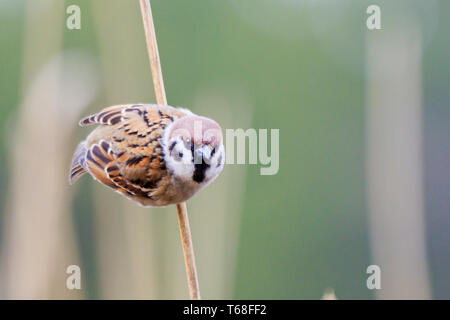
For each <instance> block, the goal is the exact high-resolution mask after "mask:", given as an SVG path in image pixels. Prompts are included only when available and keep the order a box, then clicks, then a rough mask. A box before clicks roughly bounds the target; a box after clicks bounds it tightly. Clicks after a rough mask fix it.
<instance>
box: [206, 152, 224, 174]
mask: <svg viewBox="0 0 450 320" xmlns="http://www.w3.org/2000/svg"><path fill="white" fill-rule="evenodd" d="M220 158H222V159H220ZM219 159H220V163H219ZM211 162H212V163H211V167H210V168H208V170H207V171H206V180H207V182H208V183H209V182H211V181H213V180H214V179H215V178H217V177H218V176H219V174H220V172H222V169H223V166H224V163H225V152H224V149H223V147H221V148H220V150H219V152H218V153H217V155H216V156H215V157H214V158H213V161H211Z"/></svg>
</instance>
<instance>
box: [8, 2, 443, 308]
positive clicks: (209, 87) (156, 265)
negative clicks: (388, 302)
mask: <svg viewBox="0 0 450 320" xmlns="http://www.w3.org/2000/svg"><path fill="white" fill-rule="evenodd" d="M71 4H76V5H78V6H79V7H80V9H81V29H80V30H69V29H67V28H66V19H67V18H68V16H69V14H67V13H66V8H67V7H68V6H69V5H71ZM370 4H377V5H379V6H380V7H381V19H382V20H381V21H382V29H381V30H374V31H369V30H368V29H367V27H366V19H367V17H368V15H367V13H366V8H367V7H368V6H369V5H370ZM152 9H153V15H154V20H155V27H156V32H157V36H158V45H159V51H160V56H161V61H162V69H163V74H164V80H165V85H166V91H167V97H168V101H169V104H171V105H174V106H183V107H187V108H190V109H192V111H194V112H196V113H199V114H203V115H206V116H210V117H212V118H214V119H216V120H217V121H218V122H219V123H220V124H221V125H222V127H223V128H244V129H246V128H256V129H259V128H264V129H272V128H274V129H279V130H280V170H279V172H278V174H276V175H273V176H262V175H260V173H259V169H260V166H259V165H228V166H226V168H225V170H224V172H223V173H222V175H221V176H220V177H219V178H218V179H217V180H216V181H215V182H214V183H213V184H212V185H211V186H210V187H208V188H207V189H205V190H204V191H202V192H201V193H200V194H198V195H197V196H196V197H195V198H194V199H192V200H191V201H189V202H188V208H189V215H190V219H191V223H192V232H193V238H194V248H195V253H196V258H197V264H198V272H199V278H200V287H201V289H202V297H203V298H206V299H214V298H216V299H223V298H225V299H233V298H237V299H320V298H321V297H322V296H323V294H324V292H325V291H326V290H327V289H328V288H332V289H333V290H334V292H335V294H336V296H337V298H338V299H373V298H380V299H384V298H395V299H397V298H412V299H415V298H425V299H428V298H432V299H433V298H434V299H436V298H439V299H449V298H450V281H449V279H450V246H449V243H450V241H449V240H450V239H449V230H450V228H449V227H450V214H449V213H450V200H449V199H450V198H449V179H450V173H449V163H450V153H449V148H448V141H449V138H450V132H449V113H450V112H449V111H450V108H449V101H450V76H449V75H450V59H449V53H450V41H449V40H450V37H449V32H448V31H449V30H450V2H449V1H447V0H441V1H413V0H411V1H365V0H361V1H344V0H343V1H331V0H328V1H326V0H321V1H312V0H282V1H281V0H280V1H275V0H271V1H269V0H258V1H256V0H245V1H241V0H222V1H211V0H195V1H182V0H170V1H162V0H153V1H152ZM0 90H1V94H0V108H1V109H0V132H1V139H0V163H1V165H0V191H1V192H0V236H1V237H0V297H1V298H31V299H35V298H43V299H46V298H57V299H60V298H61V299H62V298H68V299H72V298H73V299H82V298H91V299H108V298H124V299H133V298H137V299H154V298H155V299H158V298H159V299H161V298H162V299H173V298H175V299H184V298H187V297H188V293H187V285H186V280H185V271H184V262H183V259H182V252H181V246H180V242H179V234H178V229H177V221H176V214H175V208H174V207H169V208H152V209H143V208H140V207H138V206H137V205H135V204H134V203H131V202H130V201H129V200H126V199H125V198H122V197H120V196H119V195H117V194H116V193H113V192H111V191H110V190H108V189H106V188H105V187H103V186H100V185H99V184H98V183H96V182H94V181H93V180H92V179H91V178H89V177H84V178H83V179H81V180H80V181H79V182H77V184H75V185H74V186H69V185H68V182H67V174H68V169H69V164H70V158H71V156H72V153H73V150H74V148H75V146H76V144H77V143H78V141H79V140H81V139H82V138H83V137H85V136H86V135H87V134H88V132H89V129H86V128H84V129H82V128H79V127H77V122H78V120H79V119H80V118H81V117H83V116H85V115H88V114H90V113H93V112H96V111H98V110H100V109H101V108H103V107H106V106H109V105H113V104H120V103H137V102H147V103H153V102H155V97H154V93H153V86H152V80H151V73H150V68H149V63H148V57H147V51H146V47H145V40H144V32H143V26H142V20H141V13H140V8H139V3H138V1H137V0H136V1H134V0H129V1H125V0H112V1H111V0H108V1H106V0H91V1H88V0H84V1H81V0H71V1H62V0H61V1H60V0H33V1H30V0H29V1H25V0H0ZM378 106H380V107H378ZM384 106H388V107H387V108H386V107H384ZM389 106H390V107H389ZM411 110H412V111H411ZM410 117H411V118H410ZM391 164H393V165H392V167H391ZM392 173H393V174H392ZM397 173H398V174H397ZM409 186H413V187H411V188H409ZM379 217H381V218H380V219H379ZM72 264H75V265H79V266H80V267H81V272H82V282H83V285H82V290H80V291H78V290H73V291H72V290H68V289H66V282H65V281H66V278H67V276H68V275H67V274H66V268H67V266H69V265H72ZM372 264H376V265H379V266H380V267H381V285H382V289H381V290H369V289H368V288H367V287H366V279H367V277H368V276H369V275H368V274H366V268H367V267H368V266H369V265H372Z"/></svg>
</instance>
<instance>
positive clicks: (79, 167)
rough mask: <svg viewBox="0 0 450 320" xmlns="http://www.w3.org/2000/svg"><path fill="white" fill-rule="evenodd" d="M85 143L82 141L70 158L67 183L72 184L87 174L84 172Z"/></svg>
mask: <svg viewBox="0 0 450 320" xmlns="http://www.w3.org/2000/svg"><path fill="white" fill-rule="evenodd" d="M86 151H87V149H86V141H82V142H81V143H80V144H79V145H78V147H77V149H76V150H75V153H74V154H73V158H72V165H71V166H70V175H69V183H70V184H73V183H75V181H77V180H78V178H80V177H81V176H82V175H83V174H85V173H86V172H87V170H86V167H85V166H86V159H85V157H86Z"/></svg>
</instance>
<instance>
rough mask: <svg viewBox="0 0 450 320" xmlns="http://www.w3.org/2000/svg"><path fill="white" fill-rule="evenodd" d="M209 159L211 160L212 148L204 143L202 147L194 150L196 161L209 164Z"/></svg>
mask: <svg viewBox="0 0 450 320" xmlns="http://www.w3.org/2000/svg"><path fill="white" fill-rule="evenodd" d="M209 160H211V149H210V148H209V147H208V146H207V145H204V146H203V147H202V148H198V149H196V150H195V151H194V163H195V164H201V163H203V161H204V162H205V163H206V164H209Z"/></svg>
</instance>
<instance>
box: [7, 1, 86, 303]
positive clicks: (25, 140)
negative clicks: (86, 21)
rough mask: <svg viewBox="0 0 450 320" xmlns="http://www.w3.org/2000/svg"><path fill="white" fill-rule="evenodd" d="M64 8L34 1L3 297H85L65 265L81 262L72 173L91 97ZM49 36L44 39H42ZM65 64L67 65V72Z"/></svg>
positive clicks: (16, 134)
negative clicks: (78, 124) (70, 284)
mask: <svg viewBox="0 0 450 320" xmlns="http://www.w3.org/2000/svg"><path fill="white" fill-rule="evenodd" d="M63 18H64V8H63V2H61V1H55V0H40V1H28V2H27V4H26V23H27V25H26V27H25V43H24V61H23V71H22V97H23V98H22V99H23V100H22V102H21V105H20V111H19V114H18V120H17V125H16V126H15V127H14V128H11V129H12V130H13V132H11V135H10V138H9V142H10V146H9V148H10V150H11V155H12V158H13V160H12V161H11V164H12V178H11V180H12V181H11V184H12V188H11V190H10V192H11V194H10V196H9V199H10V201H9V203H8V208H9V210H8V215H7V232H6V233H7V235H6V241H5V246H6V248H5V250H4V252H3V253H4V257H2V261H3V262H4V264H3V265H2V267H4V268H5V270H4V273H3V276H4V277H5V279H4V282H5V286H4V289H5V297H6V298H12V299H14V298H18V299H47V298H80V297H81V295H82V293H81V292H80V291H78V290H74V291H69V290H68V289H67V288H66V277H67V275H66V268H67V266H69V265H71V264H76V265H80V261H79V259H78V257H77V254H76V248H75V243H74V237H73V228H72V225H71V219H70V209H69V205H70V199H69V193H68V182H67V169H68V164H69V163H70V153H71V151H72V150H70V149H69V146H70V143H69V141H70V133H71V128H72V127H73V121H74V120H75V118H76V117H77V116H78V114H79V112H80V110H81V108H83V107H84V106H85V105H86V104H87V103H88V101H89V100H90V99H91V98H92V96H93V91H94V85H93V83H92V81H91V79H92V74H89V72H87V73H85V72H83V71H80V70H83V69H84V68H88V69H89V68H90V67H92V66H91V65H83V63H84V61H85V60H84V58H81V57H80V56H79V55H77V54H72V55H68V56H67V57H65V58H67V59H65V58H63V57H62V56H61V55H60V51H61V46H62V30H63V25H64V24H63ZM44 35H45V36H44ZM63 60H64V68H63Z"/></svg>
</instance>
